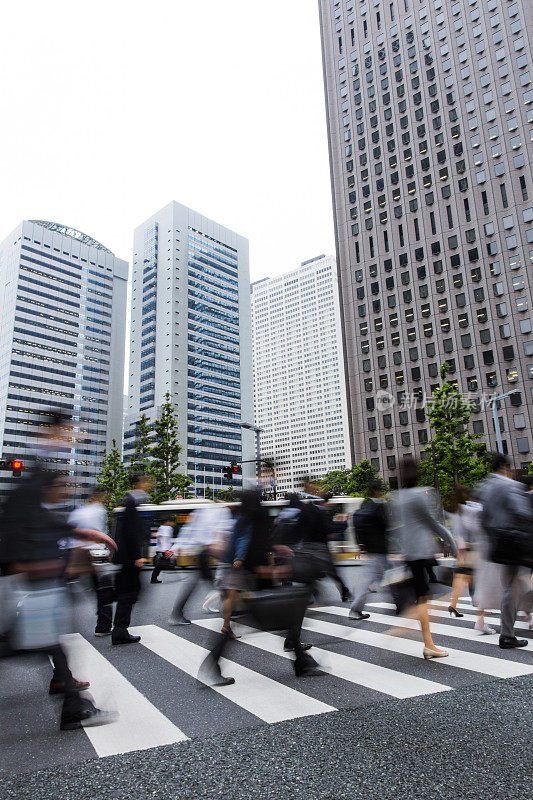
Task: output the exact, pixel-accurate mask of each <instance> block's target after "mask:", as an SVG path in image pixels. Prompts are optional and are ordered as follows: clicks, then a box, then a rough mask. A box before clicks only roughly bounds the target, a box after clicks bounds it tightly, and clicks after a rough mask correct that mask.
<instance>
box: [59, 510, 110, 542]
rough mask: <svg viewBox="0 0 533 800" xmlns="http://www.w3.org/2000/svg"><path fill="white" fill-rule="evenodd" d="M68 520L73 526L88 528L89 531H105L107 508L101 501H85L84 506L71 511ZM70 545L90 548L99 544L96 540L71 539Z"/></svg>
mask: <svg viewBox="0 0 533 800" xmlns="http://www.w3.org/2000/svg"><path fill="white" fill-rule="evenodd" d="M68 521H69V523H70V524H71V525H73V526H74V527H75V528H88V529H89V530H91V531H100V533H107V510H106V507H105V506H104V505H102V503H96V502H95V503H86V504H85V505H84V506H79V508H75V509H74V511H72V512H71V514H70V516H69V518H68ZM70 546H71V547H84V548H86V549H87V550H90V549H91V548H92V547H101V546H102V545H101V544H97V543H96V542H88V541H87V540H85V539H84V540H81V539H71V542H70Z"/></svg>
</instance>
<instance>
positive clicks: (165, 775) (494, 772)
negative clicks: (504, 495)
mask: <svg viewBox="0 0 533 800" xmlns="http://www.w3.org/2000/svg"><path fill="white" fill-rule="evenodd" d="M344 573H345V576H346V580H347V582H348V583H350V584H352V583H356V582H357V581H358V580H359V579H360V577H361V575H362V572H361V568H351V569H350V568H346V569H345V570H344ZM145 577H147V576H146V575H145ZM184 577H185V575H183V574H182V575H178V574H175V573H174V574H168V573H167V574H163V581H164V583H163V584H162V585H158V586H147V587H146V591H145V593H144V597H143V600H142V602H140V603H139V604H138V606H137V608H136V609H135V612H134V625H135V626H136V627H138V632H139V633H140V634H141V636H142V637H143V638H142V644H139V645H134V646H128V647H112V646H111V644H110V641H109V639H95V638H94V637H93V636H92V632H93V626H94V616H93V611H92V600H91V598H86V597H85V598H82V599H81V600H80V602H79V603H78V605H77V609H76V623H77V624H76V628H77V630H78V631H79V634H77V635H76V636H74V637H70V641H69V647H70V649H71V652H72V659H73V671H74V673H75V675H76V677H79V678H87V679H89V680H91V682H92V686H91V689H90V691H91V692H93V696H94V697H95V700H96V701H97V704H98V705H100V706H102V707H107V708H115V709H116V710H118V711H120V717H119V719H118V720H117V722H116V723H113V724H112V725H109V726H105V727H104V728H92V729H86V730H80V731H74V732H60V731H59V730H58V720H59V708H60V707H59V704H58V701H57V700H55V699H53V698H49V697H48V696H47V694H46V689H47V683H48V681H49V679H50V674H51V668H50V665H49V664H48V663H46V662H43V661H38V660H36V659H35V658H33V657H28V656H24V657H19V658H16V659H3V660H2V661H0V672H1V678H2V679H1V686H2V688H1V698H0V711H1V718H2V723H1V732H0V744H1V753H0V787H1V786H2V785H3V789H2V788H0V798H2V800H4V798H6V800H7V798H9V800H19V798H20V800H23V798H24V799H25V798H32V800H41V798H42V800H45V799H46V798H48V797H50V798H52V797H53V798H61V800H68V798H76V800H97V799H98V800H99V798H102V797H106V798H108V797H110V798H121V799H123V800H129V798H132V799H133V798H136V799H137V798H139V799H140V798H159V797H161V798H163V797H164V798H174V797H176V798H178V797H179V798H204V797H206V798H218V797H223V798H228V799H229V800H238V799H239V798H241V797H242V798H247V797H254V798H255V797H257V798H285V797H294V798H300V797H301V798H304V797H305V798H306V800H307V799H308V798H332V799H333V798H335V800H337V798H338V800H342V799H343V798H350V800H352V799H354V798H365V800H374V798H375V800H378V798H379V800H386V799H387V798H391V799H392V798H395V800H396V798H398V797H403V798H416V800H418V798H420V800H422V799H423V798H424V799H425V798H445V799H446V800H463V798H464V800H467V798H473V799H474V798H475V800H478V799H479V800H481V798H487V800H499V799H500V798H513V800H522V798H526V797H529V796H531V793H532V790H533V784H532V778H531V769H530V764H531V755H532V747H531V729H532V724H531V723H532V719H533V717H532V712H531V689H532V684H531V675H532V674H533V641H532V644H531V647H530V648H526V649H524V650H521V651H512V652H509V651H502V650H500V649H499V648H498V647H497V636H489V637H480V636H477V635H476V634H475V633H473V631H472V628H473V621H472V619H471V615H472V613H473V610H472V609H471V607H470V603H469V601H468V600H466V599H465V600H463V601H462V605H464V607H465V608H464V611H465V618H464V619H462V620H452V621H450V620H449V618H448V616H447V614H446V608H445V606H439V605H437V604H435V608H434V613H435V616H434V618H433V620H432V622H433V625H434V637H435V640H436V642H437V643H438V644H439V645H442V646H444V647H447V648H448V649H450V651H451V656H450V658H449V659H443V660H439V661H438V662H437V661H429V662H428V661H424V660H423V659H422V658H421V644H420V642H419V641H418V636H417V634H416V632H415V631H414V630H412V629H410V628H408V627H407V628H401V629H400V630H399V631H398V633H399V634H400V635H399V636H398V637H391V636H386V635H385V632H386V631H388V630H389V629H390V627H391V624H394V623H395V622H396V620H395V619H394V618H393V617H392V615H393V613H394V612H393V610H392V609H390V608H388V607H387V605H386V604H387V603H388V602H389V598H387V597H386V596H381V595H372V596H371V597H370V603H369V606H368V609H367V610H368V611H370V613H371V618H370V620H367V621H365V622H362V623H355V622H352V621H350V620H348V619H347V617H346V612H347V608H348V606H347V605H346V604H344V605H343V604H341V603H340V601H339V597H338V594H337V592H336V590H335V587H334V586H333V585H332V584H330V585H326V586H325V589H324V595H323V597H321V598H320V605H319V606H318V607H315V608H314V609H313V610H312V611H310V612H309V614H308V617H307V621H306V627H305V631H304V633H305V636H304V638H305V639H306V640H307V641H309V642H311V643H312V644H313V646H314V650H313V652H314V653H315V658H317V660H318V661H319V662H320V664H321V666H322V667H323V668H324V671H325V672H326V674H325V675H324V676H322V677H316V678H301V679H297V678H295V676H294V674H293V671H292V668H291V664H290V661H289V660H288V658H287V655H286V654H284V653H283V650H282V639H281V638H280V637H278V636H274V635H273V634H261V633H251V632H250V631H248V630H244V634H245V635H244V636H243V638H242V639H240V640H239V641H237V642H235V643H233V644H232V647H231V650H230V651H229V652H228V654H227V658H228V662H227V663H225V664H224V672H225V673H226V674H233V675H234V677H235V678H236V683H235V685H234V686H232V687H228V688H227V689H223V690H218V691H215V690H213V689H210V688H202V687H201V685H200V684H199V683H198V681H197V679H196V675H197V666H198V664H199V663H200V661H201V659H202V658H203V655H204V654H205V651H206V649H207V648H208V647H209V646H210V645H211V644H212V642H213V641H214V640H215V639H216V637H217V636H218V633H217V632H216V631H217V630H218V629H219V624H220V622H219V618H218V617H215V616H214V615H207V614H203V613H202V611H201V602H202V600H203V596H204V593H203V592H202V591H200V592H199V593H198V594H197V596H196V598H195V599H194V601H193V603H192V604H191V605H190V606H189V607H188V609H187V612H188V614H189V616H190V617H191V618H192V619H193V620H194V624H193V625H191V626H187V627H179V628H176V627H171V626H170V625H169V624H168V622H167V620H168V616H169V611H170V608H171V607H172V603H173V600H174V597H175V595H176V593H177V591H178V590H179V588H180V581H181V580H182V579H183V578H184ZM489 616H490V617H491V618H492V619H493V620H496V619H497V616H498V615H497V613H496V612H495V613H493V614H490V615H489ZM402 624H408V623H402ZM211 628H212V629H213V630H211ZM520 634H521V635H525V636H529V637H532V634H531V633H528V632H527V631H526V630H521V631H520ZM413 636H414V637H415V638H412V637H413ZM532 638H533V637H532Z"/></svg>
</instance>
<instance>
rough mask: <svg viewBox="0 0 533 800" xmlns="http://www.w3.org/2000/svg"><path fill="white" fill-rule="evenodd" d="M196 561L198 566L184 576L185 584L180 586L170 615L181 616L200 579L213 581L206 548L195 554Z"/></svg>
mask: <svg viewBox="0 0 533 800" xmlns="http://www.w3.org/2000/svg"><path fill="white" fill-rule="evenodd" d="M196 563H197V566H198V569H197V570H194V571H192V572H191V575H190V576H189V577H188V578H186V579H185V580H184V581H183V583H184V584H185V585H184V586H183V587H180V591H179V594H178V596H177V598H176V600H175V602H174V607H173V609H172V616H173V617H181V616H183V609H184V608H185V605H186V603H187V601H188V599H189V597H190V596H191V595H192V593H193V592H194V590H195V589H196V587H197V586H198V584H199V583H200V581H201V580H202V579H203V580H205V581H207V582H208V583H212V582H213V573H212V571H211V567H210V565H209V551H208V550H207V548H205V549H203V550H201V551H200V552H199V553H198V555H197V556H196Z"/></svg>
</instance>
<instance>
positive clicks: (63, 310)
mask: <svg viewBox="0 0 533 800" xmlns="http://www.w3.org/2000/svg"><path fill="white" fill-rule="evenodd" d="M127 280H128V264H127V262H126V261H122V260H121V259H119V258H117V257H116V256H115V255H113V253H112V252H111V251H110V250H108V248H107V247H104V245H102V244H100V243H99V242H97V241H96V240H95V239H92V238H91V237H90V236H87V235H86V234H83V233H81V232H80V231H77V230H75V229H73V228H69V227H66V226H64V225H60V224H57V223H54V222H45V221H37V220H31V221H29V222H28V221H25V222H22V223H21V224H20V225H19V226H18V227H17V228H16V229H15V230H14V231H13V233H12V234H11V235H10V236H8V237H7V239H5V240H4V241H3V242H2V244H1V245H0V291H1V304H2V305H1V309H2V323H1V324H2V330H1V336H0V442H1V443H2V458H3V459H5V460H9V459H11V458H20V459H21V460H22V461H23V462H24V461H26V462H28V461H29V460H31V457H32V453H33V451H34V449H35V443H36V440H37V438H38V436H39V431H40V428H41V425H42V423H43V422H44V424H46V421H47V420H48V419H49V416H47V414H46V412H49V411H50V410H51V409H56V410H58V411H62V412H64V413H65V414H68V415H71V416H72V418H73V442H72V445H71V446H70V447H68V449H67V451H65V452H61V453H59V454H58V457H57V459H56V464H57V469H58V471H60V472H62V473H64V474H66V475H67V476H68V483H69V484H70V485H71V487H72V488H73V490H74V493H75V495H76V496H77V497H80V496H81V495H83V494H84V493H85V492H86V490H87V488H89V487H91V486H93V485H94V483H95V482H96V478H97V475H98V472H99V469H100V465H101V462H102V459H103V456H104V452H105V450H106V447H109V446H111V443H112V440H113V439H116V441H117V443H118V444H119V445H120V442H121V440H122V404H123V385H124V347H125V325H126V289H127ZM14 480H17V479H16V478H15V479H13V477H12V475H11V473H10V472H6V471H3V472H1V473H0V490H1V489H5V488H7V487H9V486H10V485H12V483H13V481H14ZM19 480H20V479H19Z"/></svg>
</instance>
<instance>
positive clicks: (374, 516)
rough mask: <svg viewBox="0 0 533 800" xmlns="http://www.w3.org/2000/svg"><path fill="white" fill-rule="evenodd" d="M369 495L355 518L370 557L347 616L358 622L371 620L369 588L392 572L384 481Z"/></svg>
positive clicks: (372, 483)
mask: <svg viewBox="0 0 533 800" xmlns="http://www.w3.org/2000/svg"><path fill="white" fill-rule="evenodd" d="M367 494H368V496H367V497H366V498H365V499H364V500H363V503H362V504H361V507H360V508H359V509H358V510H357V511H355V512H354V515H353V526H354V531H355V536H356V539H357V542H358V544H359V545H360V547H362V548H363V549H364V551H365V552H366V554H367V562H366V573H365V574H364V575H363V580H362V583H361V586H360V589H359V591H358V593H357V595H356V597H355V599H354V601H353V603H352V605H351V607H350V611H349V614H348V616H349V618H350V619H358V620H361V619H368V618H369V617H370V614H367V613H363V608H364V606H365V602H366V598H367V597H368V593H369V591H370V587H373V588H374V587H375V586H377V585H378V584H379V583H380V582H381V579H382V578H383V575H384V573H385V571H386V570H387V569H388V568H389V559H388V557H387V553H388V517H387V507H386V504H385V500H384V497H385V487H384V486H383V484H382V482H381V481H379V480H372V481H370V483H369V485H368V493H367Z"/></svg>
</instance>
